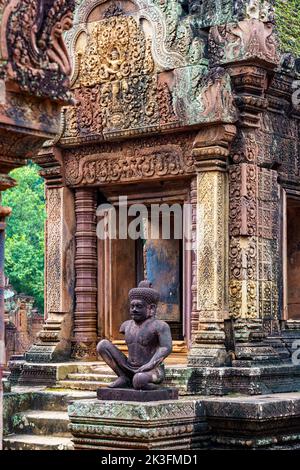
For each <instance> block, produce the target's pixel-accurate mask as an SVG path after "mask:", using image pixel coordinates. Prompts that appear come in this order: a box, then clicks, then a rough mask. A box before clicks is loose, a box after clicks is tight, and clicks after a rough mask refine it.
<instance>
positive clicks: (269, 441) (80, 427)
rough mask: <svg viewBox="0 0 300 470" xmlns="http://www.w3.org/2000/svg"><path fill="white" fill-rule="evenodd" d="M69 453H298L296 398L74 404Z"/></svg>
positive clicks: (295, 395)
mask: <svg viewBox="0 0 300 470" xmlns="http://www.w3.org/2000/svg"><path fill="white" fill-rule="evenodd" d="M68 413H69V419H70V422H71V424H70V426H69V429H70V431H71V433H72V435H73V444H74V449H75V450H79V449H99V450H100V449H101V450H104V449H106V450H107V449H109V450H112V449H123V450H124V449H144V450H147V449H148V450H150V449H153V450H159V449H166V450H168V449H172V450H180V449H185V450H187V449H205V448H209V449H233V450H235V449H300V393H289V394H274V395H263V396H260V397H243V396H236V397H228V396H227V397H211V398H207V397H197V398H194V399H192V398H190V399H188V398H184V399H183V398H182V399H180V400H179V401H168V402H156V403H128V402H127V403H126V402H113V401H111V402H106V403H105V402H101V401H98V400H90V401H77V402H76V403H73V404H71V405H70V406H69V409H68Z"/></svg>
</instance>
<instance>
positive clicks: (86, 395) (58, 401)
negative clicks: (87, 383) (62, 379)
mask: <svg viewBox="0 0 300 470" xmlns="http://www.w3.org/2000/svg"><path fill="white" fill-rule="evenodd" d="M64 388H65V387H64ZM94 398H95V393H94V392H93V391H88V390H69V391H66V390H59V389H55V388H52V389H51V390H50V389H48V390H46V391H42V392H39V393H35V394H33V396H32V400H31V402H30V403H29V406H28V407H27V410H44V411H67V409H68V405H69V404H70V403H72V402H73V401H74V400H87V399H94ZM25 410H26V408H25V409H24V408H23V409H21V410H20V411H25Z"/></svg>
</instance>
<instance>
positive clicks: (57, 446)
mask: <svg viewBox="0 0 300 470" xmlns="http://www.w3.org/2000/svg"><path fill="white" fill-rule="evenodd" d="M3 449H4V450H73V445H72V441H71V439H69V438H68V437H58V436H35V435H34V434H11V435H10V436H8V437H5V438H4V439H3Z"/></svg>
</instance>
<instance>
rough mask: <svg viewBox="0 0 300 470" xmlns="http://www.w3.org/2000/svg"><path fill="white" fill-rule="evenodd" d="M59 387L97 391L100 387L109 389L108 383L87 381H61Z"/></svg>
mask: <svg viewBox="0 0 300 470" xmlns="http://www.w3.org/2000/svg"><path fill="white" fill-rule="evenodd" d="M57 386H58V387H60V388H61V387H62V388H65V389H72V390H90V391H96V390H97V389H98V388H100V387H107V382H97V381H89V382H88V381H86V380H60V381H59V382H58V384H57Z"/></svg>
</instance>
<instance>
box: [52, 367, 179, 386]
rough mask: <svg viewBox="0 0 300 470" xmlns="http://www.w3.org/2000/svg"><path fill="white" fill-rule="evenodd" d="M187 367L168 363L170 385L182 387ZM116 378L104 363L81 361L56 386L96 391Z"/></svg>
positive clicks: (167, 379) (168, 382) (167, 378)
mask: <svg viewBox="0 0 300 470" xmlns="http://www.w3.org/2000/svg"><path fill="white" fill-rule="evenodd" d="M185 368H186V366H185V365H183V364H180V365H176V366H175V365H173V364H172V363H167V364H166V382H165V383H166V384H167V385H168V386H176V387H178V388H179V389H180V388H181V383H180V378H181V377H182V369H185ZM116 378H117V376H116V375H115V374H114V372H113V371H112V370H111V369H110V368H109V367H108V366H106V365H105V364H104V363H100V362H98V363H97V364H95V363H91V364H90V365H87V364H84V365H80V363H79V364H78V365H77V371H76V372H74V371H72V372H70V373H68V374H67V376H66V377H65V378H64V379H63V380H59V381H58V382H57V384H56V387H57V388H58V389H66V390H84V391H94V392H95V391H96V390H97V389H98V388H101V387H107V386H108V384H110V383H111V382H113V381H114V380H115V379H116Z"/></svg>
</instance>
